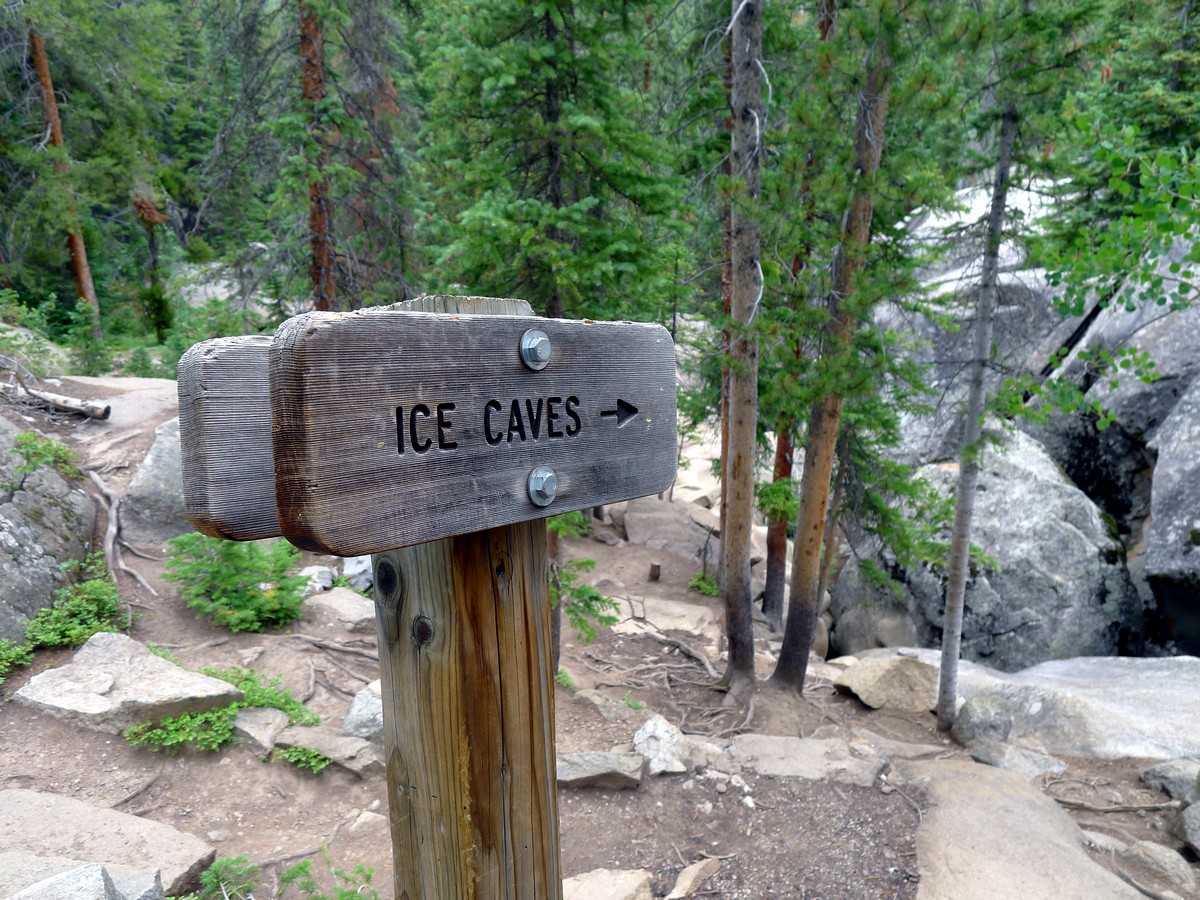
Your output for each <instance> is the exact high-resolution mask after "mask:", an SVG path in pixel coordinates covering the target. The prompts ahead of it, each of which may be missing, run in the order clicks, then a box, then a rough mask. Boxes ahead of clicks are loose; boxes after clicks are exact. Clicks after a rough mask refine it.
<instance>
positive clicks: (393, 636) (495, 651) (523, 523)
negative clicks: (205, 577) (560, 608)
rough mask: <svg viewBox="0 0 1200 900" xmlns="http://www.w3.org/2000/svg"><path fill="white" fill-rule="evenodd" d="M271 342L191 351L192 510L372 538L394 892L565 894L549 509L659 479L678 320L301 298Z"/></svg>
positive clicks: (240, 532)
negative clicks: (351, 304) (374, 305)
mask: <svg viewBox="0 0 1200 900" xmlns="http://www.w3.org/2000/svg"><path fill="white" fill-rule="evenodd" d="M231 340H236V339H231ZM265 352H266V348H265V347H264V346H263V344H262V343H261V342H259V343H257V344H250V343H241V344H232V345H231V344H228V343H225V344H218V345H216V346H214V345H212V344H211V342H210V343H209V344H206V345H200V346H199V347H198V348H194V350H193V351H190V352H189V356H188V357H185V361H187V362H188V364H187V366H186V367H185V365H184V363H183V362H181V367H180V375H181V377H180V404H181V414H180V424H181V432H182V441H183V446H184V486H185V494H187V495H188V509H189V515H193V516H194V518H193V523H194V524H195V525H196V526H197V528H199V529H200V530H202V531H206V533H210V534H218V535H220V536H223V537H229V538H233V539H238V540H249V539H254V538H257V537H265V536H269V535H267V534H264V533H263V532H264V531H270V530H271V528H272V523H271V522H270V521H268V518H267V516H266V510H267V508H268V507H269V506H270V500H269V498H270V496H271V495H272V494H273V495H274V499H275V503H274V507H275V511H276V512H277V519H276V522H275V523H274V527H277V528H278V529H279V531H281V532H282V533H283V534H284V535H285V536H287V537H288V539H289V540H291V541H292V542H293V543H296V544H297V545H299V546H302V547H306V548H309V549H316V550H322V551H325V552H330V553H334V554H338V555H357V554H360V553H373V554H375V556H374V558H373V561H372V562H373V565H374V572H375V595H376V612H377V624H378V630H379V640H380V651H381V652H380V666H381V670H382V687H383V701H384V735H385V740H384V747H385V752H386V755H387V783H388V803H389V810H390V813H391V826H392V842H393V863H394V878H395V894H396V896H397V897H398V898H400V897H404V898H413V900H415V898H418V897H421V898H430V900H442V898H454V897H479V898H493V897H496V898H499V897H504V898H513V900H518V898H527V897H537V898H541V897H557V896H561V872H560V870H559V853H558V812H557V791H556V778H555V755H554V709H553V707H554V700H553V698H554V694H553V674H554V673H553V672H551V671H550V666H551V662H550V660H551V652H550V650H551V647H550V605H549V598H548V592H547V565H548V560H547V555H546V553H547V551H546V528H545V517H546V516H549V515H553V514H556V513H560V512H567V511H571V510H577V509H584V508H588V507H592V506H595V505H597V504H602V503H612V502H616V501H619V500H624V499H630V498H632V497H637V496H642V495H645V494H651V493H656V492H659V491H662V490H665V489H666V488H668V487H669V486H670V484H671V482H672V480H673V479H674V473H675V466H676V449H675V446H676V445H675V440H676V424H675V361H674V348H673V345H672V343H671V339H670V336H669V335H668V334H667V332H666V331H665V330H663V329H661V328H658V327H657V326H650V325H640V324H633V323H594V322H568V321H560V320H547V319H537V318H533V317H531V316H530V315H529V309H528V306H527V305H526V304H524V303H523V302H521V301H511V300H491V299H486V298H457V297H455V298H424V299H422V300H419V301H414V304H410V305H407V306H406V307H405V308H403V309H397V308H394V307H393V308H388V309H386V310H372V311H364V312H359V313H343V314H328V313H312V314H309V315H306V316H300V317H297V318H296V319H293V320H291V321H289V322H288V323H285V325H284V326H282V327H281V328H280V330H279V332H278V333H277V334H276V336H275V339H274V340H273V341H272V342H271V344H270V348H269V354H267V356H268V360H267V362H266V363H265V364H264V362H263V356H264V353H265ZM237 354H243V362H244V363H246V368H245V373H252V374H244V373H235V371H234V370H236V369H238V366H237V365H233V360H234V358H235V357H236V355H237ZM251 357H252V359H251ZM185 368H186V369H187V373H186V374H187V377H186V379H185V377H184V375H185V371H184V370H185ZM264 372H267V373H268V374H269V383H270V390H269V394H268V392H267V388H266V379H264V378H263V377H262V374H263V373H264ZM185 403H186V404H187V405H188V406H189V412H188V414H187V415H185V414H184V412H183V407H184V405H185ZM266 414H269V417H270V420H271V432H270V434H271V439H270V441H268V442H267V443H268V444H269V445H270V448H271V450H270V454H269V455H270V460H271V463H270V466H269V467H268V466H267V465H266V463H265V462H264V459H265V457H266V455H265V454H264V452H263V450H262V447H263V422H264V418H265V415H266ZM235 460H237V461H238V462H237V463H236V465H238V466H240V467H241V471H244V473H245V474H244V475H243V476H241V477H240V478H236V479H234V480H236V481H237V482H238V484H239V485H240V486H241V487H240V488H239V489H238V490H236V491H234V490H231V489H230V487H229V479H227V478H226V476H225V474H224V473H225V472H226V471H227V467H228V466H230V465H234V464H235V463H234V461H235ZM268 471H269V474H268ZM193 510H195V512H193Z"/></svg>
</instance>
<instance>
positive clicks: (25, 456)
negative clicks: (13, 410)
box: [10, 431, 83, 481]
mask: <svg viewBox="0 0 1200 900" xmlns="http://www.w3.org/2000/svg"><path fill="white" fill-rule="evenodd" d="M10 452H11V453H15V454H17V456H19V457H21V462H19V463H17V466H16V468H15V469H13V474H14V475H16V476H17V478H19V479H20V480H21V481H24V479H25V476H26V475H31V474H33V473H34V472H36V471H37V470H38V469H40V468H42V467H43V466H53V467H54V468H55V469H56V470H57V471H58V473H59V474H60V475H62V476H63V478H71V479H74V478H82V477H83V473H81V472H80V471H79V466H78V465H77V463H78V462H79V454H78V453H76V452H75V451H74V450H72V449H70V448H69V447H65V446H63V445H62V444H60V443H59V442H58V441H56V440H55V439H54V438H51V437H43V436H42V435H40V434H38V433H37V432H34V431H22V432H21V433H20V434H18V435H17V436H16V437H15V438H13V447H12V450H11V451H10Z"/></svg>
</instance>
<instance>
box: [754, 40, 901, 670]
mask: <svg viewBox="0 0 1200 900" xmlns="http://www.w3.org/2000/svg"><path fill="white" fill-rule="evenodd" d="M867 66H868V68H867V78H866V84H865V85H864V88H863V90H862V92H861V93H860V94H859V97H858V113H857V117H856V120H855V128H854V148H855V157H856V159H855V178H854V188H853V192H852V194H851V197H850V207H849V209H848V210H847V212H846V215H845V217H844V219H843V221H842V234H841V240H840V241H839V243H838V246H837V248H836V249H835V250H834V254H833V261H832V262H831V264H830V270H831V271H830V291H829V311H830V325H829V333H828V335H827V336H826V340H825V346H824V350H823V352H824V354H825V356H826V357H828V358H832V359H835V360H842V361H847V362H848V359H847V358H848V356H849V353H850V342H851V340H850V339H851V336H852V334H853V330H854V324H855V319H854V312H853V310H852V308H851V306H852V304H850V302H849V301H850V300H851V298H852V293H853V290H854V272H855V271H856V270H857V269H858V268H859V267H860V266H861V265H862V258H863V253H864V251H865V249H866V246H867V243H868V242H869V241H870V239H871V217H872V215H873V213H874V208H875V207H874V193H873V190H874V181H875V174H876V172H878V171H879V161H880V159H881V158H882V156H883V137H884V131H885V128H886V127H887V114H888V94H889V91H890V89H891V60H890V58H889V57H888V55H887V52H886V50H885V49H884V47H883V46H882V45H881V44H879V43H877V44H876V45H875V47H874V49H873V51H872V52H871V54H870V55H869V56H868V58H867ZM843 364H845V362H843ZM841 414H842V397H841V394H840V391H839V390H838V389H836V388H834V389H832V390H831V391H830V392H829V393H828V394H827V395H826V396H825V397H824V398H823V399H821V400H819V401H817V403H816V404H814V406H813V409H812V412H811V414H810V418H809V426H808V438H807V444H806V446H805V450H804V475H803V476H802V479H801V483H800V513H799V516H798V518H797V523H796V546H795V550H794V551H793V557H792V593H791V605H790V606H789V608H788V617H787V626H786V628H785V630H784V635H783V647H782V648H781V650H780V654H779V662H778V663H777V664H776V666H775V674H774V675H772V676H771V682H772V683H773V684H775V685H778V686H779V687H784V688H788V689H791V690H794V691H796V692H797V693H799V692H802V691H803V690H804V676H805V675H806V674H807V672H808V654H809V650H810V649H811V647H812V639H813V633H814V632H815V630H816V626H817V616H818V614H819V612H820V608H821V598H820V597H819V596H818V595H817V585H818V583H819V582H820V571H821V544H822V541H823V538H824V535H825V515H826V511H827V508H828V505H829V487H830V484H829V482H830V474H831V473H832V471H833V458H834V455H835V451H836V447H837V437H838V427H839V425H840V422H841Z"/></svg>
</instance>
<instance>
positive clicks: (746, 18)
mask: <svg viewBox="0 0 1200 900" xmlns="http://www.w3.org/2000/svg"><path fill="white" fill-rule="evenodd" d="M733 15H734V22H733V27H732V30H731V32H730V43H731V45H732V61H733V85H732V92H731V96H730V99H731V103H732V112H733V134H732V141H731V145H732V152H731V154H730V164H731V166H732V167H733V177H734V179H735V181H740V182H741V184H742V185H743V186H744V189H743V190H742V191H741V192H739V195H738V196H737V198H735V201H734V203H733V215H732V231H733V253H732V269H733V309H732V318H733V329H734V330H733V333H732V335H731V338H732V340H731V343H730V353H729V360H730V362H729V463H728V466H727V469H726V475H727V477H728V479H729V482H728V487H727V497H728V500H727V510H726V512H727V514H728V519H727V520H726V521H724V522H722V523H721V536H722V538H723V539H724V540H723V543H724V547H725V568H724V570H723V571H722V573H721V574H722V583H721V594H722V596H723V597H724V599H725V626H726V632H727V636H728V638H729V667H728V669H727V670H726V672H725V675H724V676H723V681H724V682H725V683H726V684H728V685H729V688H730V691H731V692H733V693H735V694H736V693H741V692H743V691H745V690H749V689H751V688H752V687H753V685H754V628H753V624H752V621H751V618H750V603H751V600H750V549H751V539H750V538H751V525H752V521H753V516H754V447H755V440H756V438H757V430H758V342H757V340H756V339H755V338H754V318H755V315H756V314H757V312H758V306H759V303H760V302H761V301H762V289H763V285H762V269H761V267H760V265H759V258H758V257H759V251H760V247H759V229H758V219H757V214H758V211H757V209H755V202H756V201H757V199H758V194H759V186H760V181H761V159H762V155H761V143H762V115H763V111H762V76H761V74H760V68H759V67H760V65H761V62H760V59H761V57H762V9H761V7H760V5H759V3H758V2H756V0H741V2H739V0H734V3H733Z"/></svg>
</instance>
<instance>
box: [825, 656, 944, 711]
mask: <svg viewBox="0 0 1200 900" xmlns="http://www.w3.org/2000/svg"><path fill="white" fill-rule="evenodd" d="M937 681H938V670H937V669H936V668H935V667H933V666H931V665H929V664H928V663H924V662H921V661H920V660H918V659H913V658H911V657H908V656H891V657H883V658H875V659H863V660H860V661H859V662H858V663H857V664H855V665H853V666H850V667H849V668H848V669H846V670H845V671H844V672H842V673H841V674H840V675H838V677H837V678H835V679H834V682H833V686H834V687H835V688H837V689H838V690H839V691H842V692H843V693H846V692H849V693H852V694H854V695H855V696H856V697H858V699H860V700H861V701H862V702H863V703H865V704H867V706H869V707H871V708H872V709H882V708H884V707H886V708H888V709H901V710H905V711H907V712H916V713H921V712H929V711H930V710H931V709H933V708H934V706H935V705H936V703H937Z"/></svg>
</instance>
